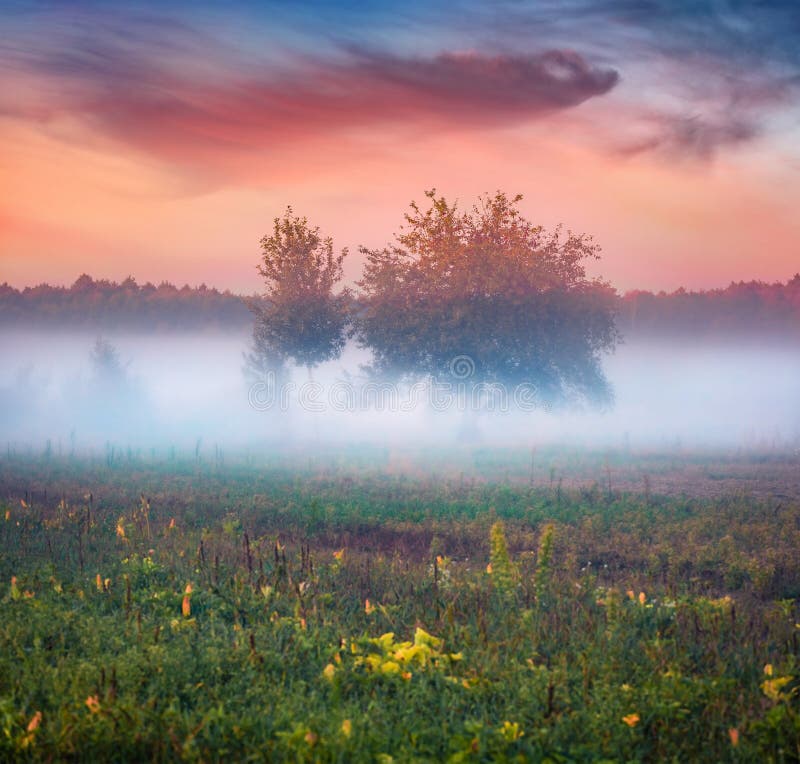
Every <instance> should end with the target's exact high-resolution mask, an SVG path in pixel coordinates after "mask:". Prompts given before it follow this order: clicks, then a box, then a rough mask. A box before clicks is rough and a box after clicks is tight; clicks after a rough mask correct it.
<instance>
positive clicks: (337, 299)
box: [250, 207, 348, 374]
mask: <svg viewBox="0 0 800 764" xmlns="http://www.w3.org/2000/svg"><path fill="white" fill-rule="evenodd" d="M261 250H262V255H261V263H260V264H259V266H258V272H259V273H260V274H261V276H262V277H263V279H264V282H265V291H264V295H263V300H261V301H259V302H251V303H250V309H251V310H252V311H253V312H254V313H255V316H256V321H255V329H254V352H255V353H257V354H260V355H261V356H262V357H263V359H264V360H265V361H268V362H270V363H275V362H279V363H283V361H284V360H285V359H288V360H291V361H293V362H294V363H296V364H297V365H299V366H305V367H306V368H308V370H309V374H310V372H311V369H312V368H313V367H314V366H317V365H318V364H320V363H323V362H324V361H329V360H332V359H334V358H337V357H338V356H339V354H340V353H341V351H342V348H343V347H344V344H345V340H346V338H347V321H348V295H347V290H343V291H342V292H340V293H338V294H336V293H334V291H333V290H334V287H335V286H336V285H337V284H338V283H339V282H340V281H341V279H342V262H343V261H344V258H345V257H346V256H347V250H346V249H343V250H342V251H341V252H340V253H339V254H338V255H336V254H334V249H333V240H332V239H330V238H323V237H322V236H321V235H320V232H319V228H312V227H310V226H309V224H308V220H307V219H306V218H301V217H297V216H296V215H295V214H294V212H293V211H292V208H291V207H288V208H287V210H286V213H285V214H284V216H283V217H282V218H275V221H274V226H273V230H272V233H271V234H270V235H268V236H264V238H262V239H261Z"/></svg>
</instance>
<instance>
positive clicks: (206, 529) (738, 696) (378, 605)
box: [0, 450, 800, 762]
mask: <svg viewBox="0 0 800 764" xmlns="http://www.w3.org/2000/svg"><path fill="white" fill-rule="evenodd" d="M351 457H353V458H352V459H351ZM536 460H537V464H540V465H541V466H540V468H539V469H540V471H541V474H540V476H539V477H538V479H537V476H536V475H534V476H533V478H534V479H533V480H532V481H531V480H530V479H529V477H530V476H529V475H528V470H529V469H530V463H531V459H530V454H529V453H511V452H497V453H494V454H493V453H492V452H490V451H488V450H482V451H480V452H479V453H477V454H472V455H470V456H469V458H468V460H467V461H466V462H465V461H464V459H462V462H461V463H459V464H453V463H450V462H446V460H445V459H444V457H443V458H442V459H441V460H440V461H439V462H436V461H435V460H431V459H428V457H427V456H424V461H426V462H427V463H428V464H429V465H431V464H432V467H429V470H437V471H438V472H437V473H435V474H434V473H433V472H431V471H423V470H421V469H417V468H413V469H412V470H411V474H409V473H408V472H397V471H396V470H394V469H393V468H392V465H391V459H390V457H389V456H388V455H378V457H374V456H369V455H367V454H355V455H353V454H345V455H343V456H340V457H337V458H336V459H334V458H333V457H331V458H329V459H327V461H325V460H320V459H316V460H312V461H311V462H310V463H309V462H308V461H307V460H306V459H303V460H302V461H301V462H300V463H301V464H302V465H303V466H302V467H300V466H298V465H297V460H295V461H294V462H292V461H291V460H285V459H278V458H275V459H272V460H270V461H265V460H263V459H262V460H260V461H259V463H258V464H256V463H254V462H255V460H254V459H253V458H251V457H248V458H246V459H242V460H240V461H238V462H237V461H235V460H233V459H228V460H227V461H226V463H222V461H221V460H220V459H215V460H214V461H212V462H202V461H199V460H197V459H181V458H180V457H176V458H174V459H164V460H159V459H157V458H153V457H152V456H148V457H147V458H143V457H141V456H137V455H136V454H129V455H128V456H126V457H125V458H123V459H121V460H119V461H115V460H114V459H112V460H110V461H109V460H108V459H97V460H94V461H92V460H90V459H77V458H55V457H53V456H52V454H50V455H49V456H48V457H47V458H41V457H36V458H34V457H25V456H16V455H13V454H12V455H9V456H8V457H7V458H6V459H4V460H2V462H0V495H2V496H3V497H5V503H4V504H3V505H2V506H0V513H2V514H0V582H2V583H0V758H2V759H7V760H32V761H46V760H135V761H143V760H153V761H168V760H189V761H218V760H222V759H229V760H231V759H232V760H237V761H239V760H245V761H246V760H253V761H262V760H269V761H390V760H393V761H397V762H404V761H430V760H451V761H523V760H525V761H528V760H534V761H551V762H566V761H662V760H667V761H695V760H703V761H775V762H783V761H787V762H788V761H798V759H800V689H798V688H800V665H798V664H799V662H800V661H799V657H800V649H799V648H798V640H800V627H799V626H798V623H799V622H800V613H799V612H798V598H800V555H798V550H799V549H800V501H798V499H797V498H796V497H795V498H792V497H791V495H790V496H788V497H786V496H784V497H783V498H781V499H780V500H776V499H773V498H769V497H754V496H752V495H746V494H743V493H741V492H738V493H732V492H729V491H728V492H722V493H720V494H718V495H706V493H705V492H701V494H700V495H699V496H691V495H671V496H667V495H663V494H661V493H658V492H655V491H652V490H650V488H649V486H648V487H647V490H646V491H645V485H644V481H641V484H640V486H639V490H638V491H633V490H626V488H627V486H628V483H627V482H626V481H625V480H624V478H623V476H621V473H623V472H624V471H625V470H628V471H629V472H631V474H633V473H636V471H637V470H638V471H639V474H644V473H643V471H645V470H646V471H647V474H658V472H659V470H661V469H663V470H672V471H675V469H678V470H679V469H680V468H681V465H684V466H686V465H689V467H691V468H692V469H694V468H697V467H699V468H701V469H706V470H709V471H711V472H715V471H719V470H729V469H730V470H735V471H737V473H738V472H740V471H741V470H742V469H744V468H745V467H747V465H748V464H755V465H760V466H759V469H760V468H762V467H763V465H764V464H765V462H764V460H763V459H760V458H759V459H750V458H749V457H747V456H746V455H744V456H738V457H735V458H734V457H729V456H726V457H724V458H723V457H719V458H712V457H711V456H706V457H705V458H701V457H700V456H697V455H688V456H684V457H681V456H680V455H678V456H676V455H674V454H670V455H664V456H663V457H658V456H656V455H648V456H646V457H637V456H635V455H627V456H620V455H611V456H609V455H608V454H592V453H590V452H575V453H570V452H564V451H553V452H551V453H544V452H542V453H537V454H536ZM790 461H791V460H790V459H789V457H786V459H782V458H780V457H778V456H773V457H769V458H768V459H767V460H766V465H767V467H768V468H769V469H770V470H771V471H772V472H774V471H775V470H776V469H778V468H780V469H787V470H789V469H791V463H790ZM553 463H558V464H561V465H562V466H561V468H560V472H561V474H562V476H564V477H565V479H564V480H561V481H560V480H558V479H557V478H555V479H551V475H550V471H551V465H552V464H553ZM567 464H571V465H579V466H578V467H577V468H575V469H574V470H573V472H571V473H568V472H567V468H566V467H565V466H564V465H567ZM348 465H354V466H352V467H351V466H348ZM689 467H686V468H687V469H688V468H689ZM772 472H771V473H770V474H772ZM593 476H597V479H596V480H595V479H594V478H593ZM609 476H610V477H611V479H610V480H609ZM587 477H588V479H586V478H587ZM609 484H610V485H609ZM617 486H620V487H617Z"/></svg>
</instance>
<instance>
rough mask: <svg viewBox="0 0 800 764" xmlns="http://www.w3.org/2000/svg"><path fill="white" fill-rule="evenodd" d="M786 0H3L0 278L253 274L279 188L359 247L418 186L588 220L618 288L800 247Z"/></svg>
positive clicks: (776, 261)
mask: <svg viewBox="0 0 800 764" xmlns="http://www.w3.org/2000/svg"><path fill="white" fill-rule="evenodd" d="M799 36H800V4H798V2H797V0H775V1H774V2H767V1H766V0H750V1H745V0H561V2H555V1H554V0H541V1H540V2H523V1H522V0H499V1H497V2H492V3H478V2H475V0H455V1H449V2H446V3H439V2H432V1H431V0H426V1H425V2H420V1H419V0H406V1H405V2H382V3H364V4H361V3H354V2H346V3H333V2H324V1H319V0H317V1H316V2H315V1H313V0H312V1H311V2H305V3H303V4H296V3H270V2H251V3H236V2H227V3H224V4H223V3H218V4H214V3H208V2H203V0H195V1H194V2H186V3H181V2H173V3H169V4H165V3H160V2H152V3H147V2H138V3H132V2H126V0H118V2H115V3H107V2H97V3H93V2H70V1H69V0H61V1H60V2H42V3H32V2H16V1H15V0H4V2H3V3H2V10H0V147H2V148H0V281H8V282H9V283H11V284H13V285H15V286H24V285H31V284H36V283H39V282H42V281H47V282H50V283H57V284H70V283H72V282H73V281H74V280H75V279H76V278H77V276H78V275H80V274H81V273H83V272H88V273H90V274H91V275H93V276H95V277H100V278H112V279H115V280H121V279H123V278H125V277H126V276H128V275H129V274H132V275H133V276H135V277H136V278H137V280H138V281H139V282H140V283H141V282H144V281H148V280H149V281H153V282H155V283H158V282H160V281H162V280H169V281H172V282H176V283H180V284H183V283H185V282H188V283H190V284H199V283H201V282H204V283H207V284H209V285H214V286H217V287H220V288H230V289H233V290H235V291H238V292H247V293H251V292H254V291H258V290H259V280H258V276H257V273H256V269H255V266H256V263H257V261H258V253H259V246H258V242H259V239H260V238H261V236H263V235H264V234H265V233H266V232H267V231H268V230H269V229H270V227H271V221H272V219H273V218H274V217H275V216H277V215H280V214H282V212H283V211H284V209H285V208H286V206H287V205H290V204H291V205H292V206H293V208H294V210H295V211H296V212H297V213H299V214H302V215H305V216H307V217H308V218H309V220H310V221H311V222H312V223H313V224H315V225H319V226H320V227H321V228H322V230H323V231H324V232H325V233H326V234H329V235H331V236H333V238H334V241H335V244H336V245H337V247H343V246H347V247H348V248H350V250H351V255H350V257H349V258H348V261H347V265H346V275H347V278H348V279H349V280H354V279H356V278H357V277H358V273H359V270H360V262H361V261H360V257H359V254H358V251H357V249H358V246H359V245H366V246H370V247H375V246H380V245H383V244H385V243H387V242H388V241H390V240H391V238H392V236H393V234H394V233H395V232H396V231H397V230H398V229H399V227H400V225H401V224H402V220H403V213H404V212H405V210H406V209H407V206H408V203H409V202H410V201H411V200H412V199H417V200H422V199H423V198H424V191H425V190H426V189H430V188H436V189H437V191H439V192H440V193H443V194H444V195H445V196H447V197H448V198H454V199H459V200H461V202H462V203H463V204H465V205H469V204H471V203H472V202H473V201H474V200H475V199H476V197H477V196H478V195H479V194H481V193H487V192H493V191H495V190H498V189H501V190H504V191H506V192H507V193H509V194H517V193H521V194H522V195H523V197H524V198H523V202H522V205H521V206H522V209H523V210H524V212H525V214H526V215H527V216H528V217H529V218H530V219H531V220H533V221H534V222H536V223H541V224H543V225H545V226H546V227H553V226H555V225H557V224H559V223H563V224H564V225H565V226H566V227H568V228H570V229H572V230H574V231H579V232H585V233H588V234H591V235H592V236H593V237H594V239H595V241H596V242H598V243H599V244H600V245H601V246H602V248H603V257H602V259H601V260H600V261H599V262H598V263H593V264H591V266H590V270H591V272H592V273H593V275H599V276H602V277H603V278H605V279H607V280H609V281H610V282H611V283H612V284H613V285H614V286H615V287H617V288H618V289H620V290H627V289H632V288H643V289H654V290H659V289H666V290H672V289H676V288H678V287H680V286H684V287H686V288H710V287H716V286H724V285H726V284H728V283H729V282H731V281H739V280H750V279H759V280H765V281H775V280H786V279H788V278H790V277H791V276H792V275H793V274H794V273H795V272H797V271H798V270H800V215H798V214H797V208H798V203H799V202H800V46H798V45H797V43H796V41H797V39H798V37H799Z"/></svg>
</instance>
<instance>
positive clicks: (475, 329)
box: [355, 191, 617, 404]
mask: <svg viewBox="0 0 800 764" xmlns="http://www.w3.org/2000/svg"><path fill="white" fill-rule="evenodd" d="M426 196H427V197H428V199H429V200H430V205H429V207H428V209H425V210H423V209H421V208H420V207H419V206H418V205H417V204H416V203H413V202H412V204H411V211H410V212H409V213H407V214H406V216H405V220H406V225H405V226H404V228H403V229H401V233H400V234H399V235H398V236H397V237H396V242H395V243H394V244H391V245H389V246H387V247H385V248H384V249H379V250H370V249H366V248H362V249H361V252H362V254H363V255H365V257H366V265H365V268H364V274H363V277H362V279H361V281H360V282H359V287H360V289H361V295H360V305H361V308H360V311H359V314H358V316H357V317H356V322H355V324H356V327H355V328H356V336H357V338H358V341H359V344H360V345H361V346H362V347H368V348H371V349H372V352H373V358H374V361H373V370H374V371H375V372H376V373H379V374H386V375H391V376H400V377H406V378H408V377H414V376H421V375H423V376H429V377H431V378H433V379H436V380H453V379H457V380H466V378H467V377H468V381H470V382H472V383H500V384H521V383H526V384H527V385H530V386H532V387H533V388H534V389H535V391H536V394H537V396H538V398H539V399H540V401H541V402H542V403H548V404H554V403H564V402H570V401H572V402H575V401H578V400H581V401H589V402H594V403H602V402H605V401H608V400H609V399H610V397H611V390H610V387H609V385H608V382H607V381H606V378H605V376H604V374H603V371H602V366H601V362H600V361H601V355H602V353H603V352H605V351H609V350H611V349H613V348H614V346H615V344H616V342H617V332H616V328H615V324H614V306H615V300H616V295H615V292H614V290H613V289H612V288H611V287H610V286H609V285H608V284H607V283H605V282H603V281H600V280H592V279H589V278H588V277H587V275H586V271H585V267H584V261H585V260H587V259H594V258H597V257H598V256H599V247H598V246H597V245H595V244H594V243H593V242H592V240H591V238H590V237H588V236H583V235H576V234H573V233H572V232H567V233H566V234H565V233H564V232H563V230H562V228H561V227H559V228H556V229H555V230H554V231H553V232H551V233H548V232H546V231H545V230H544V229H543V228H542V227H541V226H534V225H532V224H531V223H530V222H528V221H527V220H526V219H525V218H524V217H523V216H522V214H521V213H520V211H519V207H518V205H519V202H520V200H521V199H522V197H521V196H516V197H513V198H509V197H508V196H506V195H505V194H503V193H500V192H498V193H496V194H495V195H494V196H484V197H482V198H481V199H480V200H479V202H478V204H477V205H475V206H473V207H472V209H470V210H468V211H461V210H459V208H458V205H457V204H450V203H449V202H447V200H446V199H445V198H444V197H442V196H437V195H436V192H435V191H429V192H426ZM459 364H460V366H459Z"/></svg>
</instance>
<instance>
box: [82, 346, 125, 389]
mask: <svg viewBox="0 0 800 764" xmlns="http://www.w3.org/2000/svg"><path fill="white" fill-rule="evenodd" d="M89 360H90V361H91V364H92V373H93V380H94V383H95V385H97V386H98V387H99V388H100V389H102V390H105V391H112V390H115V389H116V391H117V392H120V391H121V390H120V389H121V388H122V387H124V386H125V384H126V382H127V379H126V375H125V367H124V366H123V365H122V361H121V360H120V357H119V351H118V350H117V349H116V348H115V347H114V345H112V344H111V343H110V342H109V341H108V340H106V339H103V338H102V337H98V338H97V340H96V341H95V343H94V347H93V348H92V352H91V354H90V356H89Z"/></svg>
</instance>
